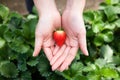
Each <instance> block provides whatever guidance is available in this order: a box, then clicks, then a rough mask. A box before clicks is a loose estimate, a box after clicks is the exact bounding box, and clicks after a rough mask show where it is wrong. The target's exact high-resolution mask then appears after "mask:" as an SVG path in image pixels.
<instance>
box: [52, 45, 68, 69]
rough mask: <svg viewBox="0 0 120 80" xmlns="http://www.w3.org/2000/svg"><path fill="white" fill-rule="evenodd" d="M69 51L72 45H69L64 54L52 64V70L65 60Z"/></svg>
mask: <svg viewBox="0 0 120 80" xmlns="http://www.w3.org/2000/svg"><path fill="white" fill-rule="evenodd" d="M69 51H70V47H67V48H66V49H65V51H64V52H63V54H62V55H61V56H60V57H59V59H58V60H57V61H56V62H55V63H54V64H53V65H52V70H55V69H57V68H58V67H59V66H60V65H61V64H62V63H63V62H64V60H65V58H66V57H67V55H68V52H69Z"/></svg>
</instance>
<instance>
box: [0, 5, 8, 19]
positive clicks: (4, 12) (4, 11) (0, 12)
mask: <svg viewBox="0 0 120 80" xmlns="http://www.w3.org/2000/svg"><path fill="white" fill-rule="evenodd" d="M8 15H9V9H8V8H7V7H6V6H4V5H2V4H0V17H2V19H3V20H4V21H5V19H7V17H8Z"/></svg>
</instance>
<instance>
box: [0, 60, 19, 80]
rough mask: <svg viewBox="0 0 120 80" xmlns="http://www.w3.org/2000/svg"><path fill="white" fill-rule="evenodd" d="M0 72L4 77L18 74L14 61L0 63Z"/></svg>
mask: <svg viewBox="0 0 120 80" xmlns="http://www.w3.org/2000/svg"><path fill="white" fill-rule="evenodd" d="M0 73H1V75H3V76H4V77H8V78H13V77H16V76H17V75H18V70H17V68H16V66H15V64H14V63H12V62H9V61H3V62H1V63H0Z"/></svg>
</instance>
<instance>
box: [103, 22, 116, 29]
mask: <svg viewBox="0 0 120 80" xmlns="http://www.w3.org/2000/svg"><path fill="white" fill-rule="evenodd" d="M115 27H116V25H115V23H106V24H105V25H104V28H103V30H114V29H115Z"/></svg>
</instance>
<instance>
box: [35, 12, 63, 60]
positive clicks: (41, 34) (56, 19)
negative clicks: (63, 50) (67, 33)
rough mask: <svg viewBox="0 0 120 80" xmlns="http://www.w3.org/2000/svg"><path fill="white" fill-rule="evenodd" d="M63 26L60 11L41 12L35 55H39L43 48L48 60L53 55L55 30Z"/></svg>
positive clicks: (37, 28) (36, 35)
mask: <svg viewBox="0 0 120 80" xmlns="http://www.w3.org/2000/svg"><path fill="white" fill-rule="evenodd" d="M60 26H61V17H60V14H59V12H53V13H46V14H41V16H40V18H39V21H38V24H37V27H36V31H35V48H34V52H33V56H37V55H38V54H39V52H40V50H41V48H43V50H44V52H45V54H46V56H47V58H48V60H49V61H50V60H51V59H52V57H53V55H52V52H53V49H54V44H55V43H54V40H53V37H52V36H53V31H54V30H55V29H56V28H58V27H60Z"/></svg>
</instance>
